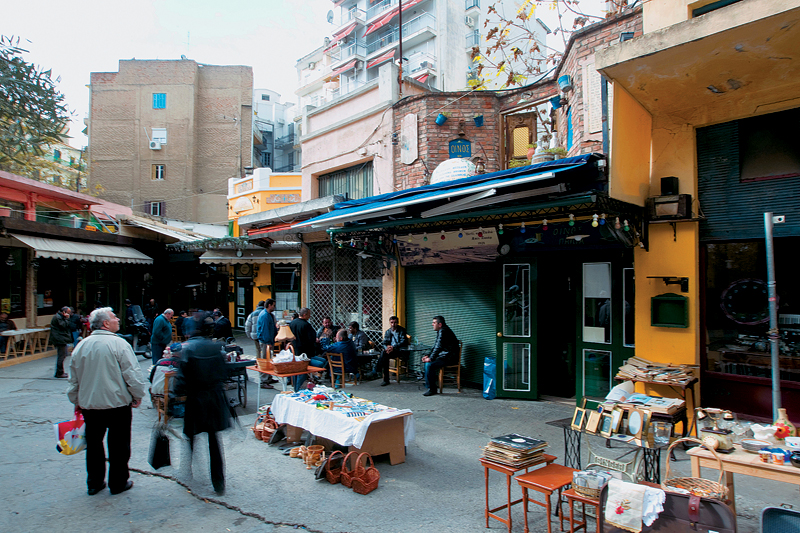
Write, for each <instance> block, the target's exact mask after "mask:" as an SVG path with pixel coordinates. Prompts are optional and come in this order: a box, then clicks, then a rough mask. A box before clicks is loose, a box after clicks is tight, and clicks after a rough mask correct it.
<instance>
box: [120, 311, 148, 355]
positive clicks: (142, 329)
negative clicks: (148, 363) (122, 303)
mask: <svg viewBox="0 0 800 533" xmlns="http://www.w3.org/2000/svg"><path fill="white" fill-rule="evenodd" d="M130 309H131V312H132V313H133V320H131V321H130V322H131V323H129V324H127V327H126V331H127V332H128V333H127V334H126V335H119V334H118V335H119V336H120V337H122V338H123V339H125V340H127V341H128V342H129V343H130V345H131V347H133V353H135V354H136V355H141V356H142V357H144V358H145V359H150V357H151V354H150V326H149V325H148V323H147V319H145V318H144V313H142V308H141V307H139V306H138V305H132V306H131V307H130Z"/></svg>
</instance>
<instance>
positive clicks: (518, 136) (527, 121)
mask: <svg viewBox="0 0 800 533" xmlns="http://www.w3.org/2000/svg"><path fill="white" fill-rule="evenodd" d="M505 123H506V143H505V148H506V168H513V167H515V166H524V165H528V164H530V160H529V158H528V147H529V146H530V145H532V144H535V143H536V113H535V112H533V111H531V112H527V113H517V114H515V115H506V117H505Z"/></svg>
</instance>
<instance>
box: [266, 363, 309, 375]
mask: <svg viewBox="0 0 800 533" xmlns="http://www.w3.org/2000/svg"><path fill="white" fill-rule="evenodd" d="M272 366H274V367H275V371H276V372H277V373H278V374H294V373H296V372H305V371H306V370H308V361H287V362H286V363H272Z"/></svg>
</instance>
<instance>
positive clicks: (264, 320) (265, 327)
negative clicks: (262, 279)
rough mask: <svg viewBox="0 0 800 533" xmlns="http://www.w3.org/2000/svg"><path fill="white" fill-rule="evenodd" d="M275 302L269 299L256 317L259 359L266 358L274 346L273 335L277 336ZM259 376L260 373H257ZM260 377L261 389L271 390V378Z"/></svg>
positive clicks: (263, 375)
mask: <svg viewBox="0 0 800 533" xmlns="http://www.w3.org/2000/svg"><path fill="white" fill-rule="evenodd" d="M273 311H275V300H273V299H272V298H270V299H269V300H266V301H265V302H264V310H263V311H262V313H261V314H260V315H258V322H257V323H256V338H257V339H258V343H259V346H260V347H259V352H258V358H259V359H266V358H267V351H268V350H269V349H270V348H272V346H273V345H274V344H275V335H277V334H278V327H277V326H276V324H275V315H273V314H272V313H273ZM259 374H260V373H259ZM260 375H261V388H262V389H272V388H274V387H273V386H272V381H273V378H272V376H270V375H269V374H260Z"/></svg>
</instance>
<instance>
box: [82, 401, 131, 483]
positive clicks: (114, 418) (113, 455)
mask: <svg viewBox="0 0 800 533" xmlns="http://www.w3.org/2000/svg"><path fill="white" fill-rule="evenodd" d="M132 417H133V415H132V411H131V407H130V406H129V405H126V406H124V407H116V408H114V409H84V410H83V419H84V420H85V421H86V474H87V477H86V484H87V485H88V487H89V488H90V489H96V488H99V487H101V486H102V485H103V482H104V481H105V477H106V453H105V448H104V446H103V439H104V438H105V436H106V431H108V438H107V439H106V442H107V443H108V488H109V489H111V491H113V492H116V491H120V490H122V489H123V488H125V485H126V484H127V483H128V477H129V473H128V460H130V458H131V419H132Z"/></svg>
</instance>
